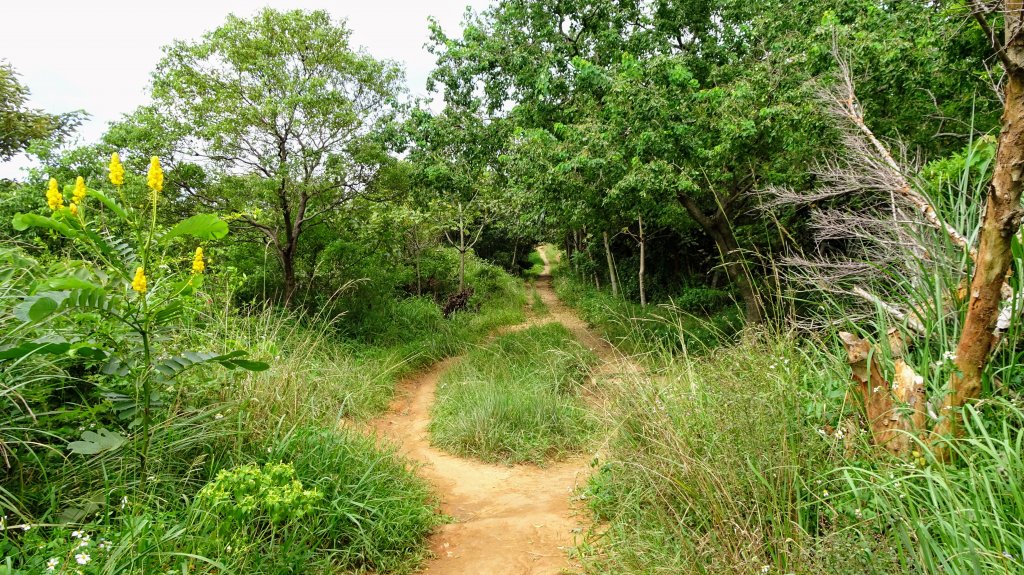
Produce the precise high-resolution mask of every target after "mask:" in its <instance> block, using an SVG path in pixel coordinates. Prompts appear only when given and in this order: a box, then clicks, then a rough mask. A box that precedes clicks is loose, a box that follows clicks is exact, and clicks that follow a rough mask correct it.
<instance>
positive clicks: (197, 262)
mask: <svg viewBox="0 0 1024 575" xmlns="http://www.w3.org/2000/svg"><path fill="white" fill-rule="evenodd" d="M205 269H206V263H205V262H203V248H196V255H195V257H193V258H192V273H194V274H201V273H203V270H205Z"/></svg>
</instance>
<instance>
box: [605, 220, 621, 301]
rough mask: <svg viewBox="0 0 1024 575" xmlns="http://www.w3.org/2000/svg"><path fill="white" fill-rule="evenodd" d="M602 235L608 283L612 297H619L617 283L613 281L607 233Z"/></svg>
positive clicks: (613, 274)
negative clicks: (609, 283)
mask: <svg viewBox="0 0 1024 575" xmlns="http://www.w3.org/2000/svg"><path fill="white" fill-rule="evenodd" d="M603 233H604V255H605V258H607V259H608V281H609V282H611V284H612V295H613V296H618V295H619V282H618V281H617V280H616V279H615V262H613V261H612V248H611V245H610V244H609V242H608V232H603Z"/></svg>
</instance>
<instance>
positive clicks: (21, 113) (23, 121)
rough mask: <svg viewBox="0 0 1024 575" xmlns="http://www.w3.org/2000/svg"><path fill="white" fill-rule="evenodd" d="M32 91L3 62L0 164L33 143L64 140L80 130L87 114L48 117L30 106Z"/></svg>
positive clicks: (1, 73) (0, 100)
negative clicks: (30, 93)
mask: <svg viewBox="0 0 1024 575" xmlns="http://www.w3.org/2000/svg"><path fill="white" fill-rule="evenodd" d="M28 97H29V89H28V88H27V87H26V86H24V85H23V84H22V83H21V82H19V81H18V73H17V72H15V70H14V68H13V67H12V66H11V65H10V64H9V63H8V62H6V61H3V60H0V162H4V161H7V160H10V159H11V157H13V156H14V155H15V154H17V153H19V152H22V151H24V150H25V148H27V147H28V145H29V143H31V142H32V140H41V139H48V138H56V139H58V140H59V139H63V138H64V137H66V136H68V135H69V134H71V132H73V131H74V130H75V128H77V127H78V125H79V124H81V122H82V118H83V117H84V116H85V113H84V112H81V111H78V112H70V113H66V114H47V113H46V112H43V111H42V110H35V109H32V108H29V107H27V106H26V104H27V103H28Z"/></svg>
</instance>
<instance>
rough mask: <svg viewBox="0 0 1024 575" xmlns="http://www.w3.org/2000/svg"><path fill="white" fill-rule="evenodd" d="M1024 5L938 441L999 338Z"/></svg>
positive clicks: (1011, 229) (1016, 224)
mask: <svg viewBox="0 0 1024 575" xmlns="http://www.w3.org/2000/svg"><path fill="white" fill-rule="evenodd" d="M1022 9H1024V2H1022V1H1021V0H1017V1H1015V2H1007V3H1006V11H1005V18H1006V24H1005V30H1006V39H1005V42H1006V46H1005V58H1004V67H1005V68H1006V88H1005V99H1004V105H1003V117H1002V130H1001V131H1000V133H999V148H998V151H997V152H996V165H995V170H994V172H993V175H992V182H991V184H990V185H989V187H988V192H987V198H986V202H985V209H984V215H983V216H982V221H981V231H980V232H979V239H978V252H977V253H978V255H977V260H976V261H975V268H974V277H973V278H972V280H971V289H970V303H969V304H968V307H967V316H966V317H965V318H964V327H963V331H962V332H961V335H960V342H959V344H958V345H957V348H956V366H957V373H954V374H953V375H952V376H951V377H950V382H949V393H948V394H947V396H946V398H945V400H944V402H943V410H942V414H941V415H942V418H941V420H940V421H939V424H938V425H937V426H936V427H935V434H936V439H938V438H941V437H942V436H947V435H950V434H955V433H956V432H957V427H958V425H957V422H958V420H959V418H960V415H959V414H958V413H957V412H956V411H957V409H958V408H960V407H962V406H963V405H964V404H966V403H967V402H968V401H970V400H972V399H976V398H977V397H978V396H979V395H980V393H981V376H982V373H983V371H984V370H985V366H986V365H987V364H988V361H989V359H990V356H991V354H992V349H993V347H994V345H995V342H996V338H995V335H994V334H995V329H996V323H997V320H998V318H999V309H1000V305H1001V304H1002V302H1003V294H1002V289H1003V283H1004V282H1005V281H1006V274H1007V271H1008V270H1009V267H1010V263H1011V261H1012V259H1013V256H1012V255H1011V253H1010V241H1011V240H1012V238H1013V235H1014V234H1015V233H1017V231H1018V230H1019V229H1020V223H1021V215H1022V212H1021V207H1020V199H1021V191H1022V186H1024V180H1022V179H1021V178H1022V174H1024V68H1022V66H1024V37H1022V36H1021V35H1020V34H1019V33H1016V32H1017V31H1018V29H1019V28H1020V26H1021V24H1022V15H1021V10H1022Z"/></svg>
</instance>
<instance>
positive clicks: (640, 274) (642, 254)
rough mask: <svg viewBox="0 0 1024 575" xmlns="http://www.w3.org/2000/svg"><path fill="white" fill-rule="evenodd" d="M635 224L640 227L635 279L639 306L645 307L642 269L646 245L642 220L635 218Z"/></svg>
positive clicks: (645, 299)
mask: <svg viewBox="0 0 1024 575" xmlns="http://www.w3.org/2000/svg"><path fill="white" fill-rule="evenodd" d="M636 221H637V224H639V226H640V236H639V237H640V271H639V272H637V279H638V280H639V282H640V305H641V306H646V305H647V294H646V292H645V291H644V267H645V255H644V247H645V245H646V243H647V239H646V238H645V237H644V219H643V218H637V219H636Z"/></svg>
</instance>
